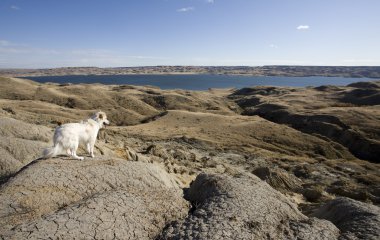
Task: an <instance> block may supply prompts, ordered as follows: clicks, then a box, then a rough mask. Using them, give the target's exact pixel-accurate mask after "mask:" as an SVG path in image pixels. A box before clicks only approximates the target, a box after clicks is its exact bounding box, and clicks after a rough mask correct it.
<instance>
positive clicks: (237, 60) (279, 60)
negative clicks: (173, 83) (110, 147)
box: [0, 0, 380, 68]
mask: <svg viewBox="0 0 380 240" xmlns="http://www.w3.org/2000/svg"><path fill="white" fill-rule="evenodd" d="M156 65H201V66H262V65H336V66H380V0H108V1H106V0H0V68H52V67H83V66H95V67H129V66H156Z"/></svg>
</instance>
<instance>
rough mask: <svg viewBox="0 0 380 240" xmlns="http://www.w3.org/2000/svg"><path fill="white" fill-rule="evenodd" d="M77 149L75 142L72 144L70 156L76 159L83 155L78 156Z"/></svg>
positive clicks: (80, 158)
mask: <svg viewBox="0 0 380 240" xmlns="http://www.w3.org/2000/svg"><path fill="white" fill-rule="evenodd" d="M77 150H78V144H76V145H75V146H73V147H72V148H71V156H72V157H73V158H74V159H78V160H83V159H84V157H79V156H78V155H77Z"/></svg>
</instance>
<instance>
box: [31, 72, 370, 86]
mask: <svg viewBox="0 0 380 240" xmlns="http://www.w3.org/2000/svg"><path fill="white" fill-rule="evenodd" d="M25 78H27V79H31V80H34V81H37V82H41V83H45V82H55V83H74V84H76V83H102V84H118V85H121V84H128V85H152V86H157V87H159V88H161V89H186V90H207V89H209V88H243V87H249V86H262V85H266V86H289V87H306V86H321V85H340V86H342V85H347V84H350V83H353V82H360V81H371V79H368V78H343V77H254V76H241V75H212V74H195V75H151V74H149V75H102V76H99V75H83V76H81V75H76V76H44V77H25Z"/></svg>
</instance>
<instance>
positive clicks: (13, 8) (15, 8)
mask: <svg viewBox="0 0 380 240" xmlns="http://www.w3.org/2000/svg"><path fill="white" fill-rule="evenodd" d="M11 9H12V10H20V8H19V7H17V6H15V5H12V6H11Z"/></svg>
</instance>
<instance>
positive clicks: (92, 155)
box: [91, 144, 95, 158]
mask: <svg viewBox="0 0 380 240" xmlns="http://www.w3.org/2000/svg"><path fill="white" fill-rule="evenodd" d="M94 146H95V144H91V157H92V158H94V157H95V155H94Z"/></svg>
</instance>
